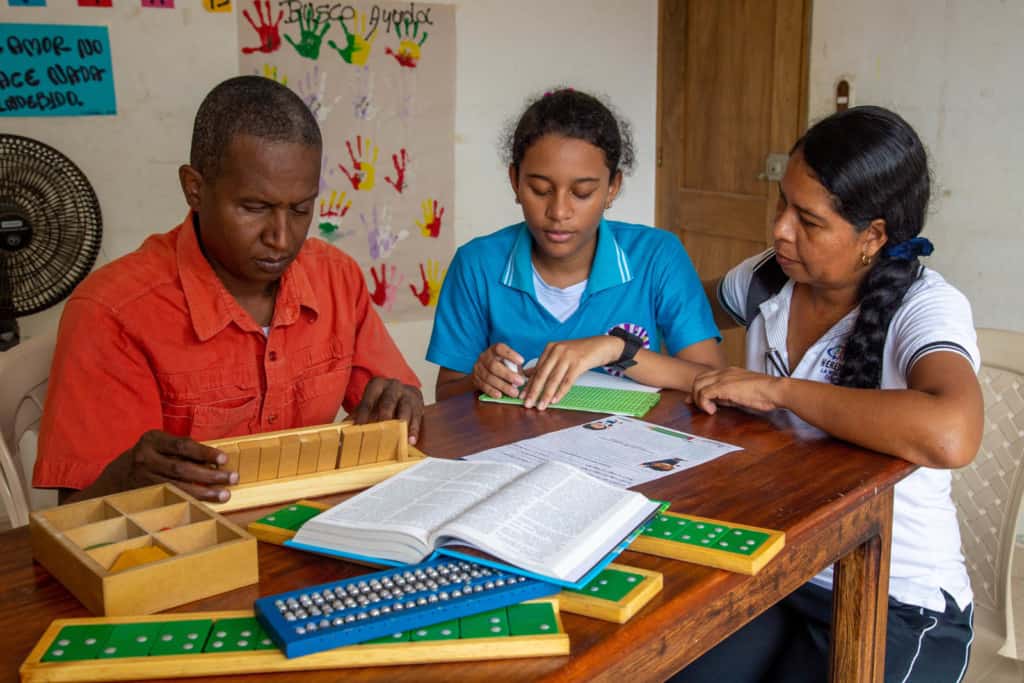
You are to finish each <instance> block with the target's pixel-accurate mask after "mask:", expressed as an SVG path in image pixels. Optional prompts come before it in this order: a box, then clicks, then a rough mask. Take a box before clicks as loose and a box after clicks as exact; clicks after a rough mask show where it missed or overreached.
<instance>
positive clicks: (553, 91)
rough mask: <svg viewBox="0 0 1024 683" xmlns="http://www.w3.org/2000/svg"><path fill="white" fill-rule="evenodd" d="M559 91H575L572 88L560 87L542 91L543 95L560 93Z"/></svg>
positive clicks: (548, 95) (549, 95)
mask: <svg viewBox="0 0 1024 683" xmlns="http://www.w3.org/2000/svg"><path fill="white" fill-rule="evenodd" d="M560 92H576V91H575V90H573V89H572V88H561V89H560V90H548V91H546V92H545V93H544V97H551V96H552V95H554V94H555V93H560Z"/></svg>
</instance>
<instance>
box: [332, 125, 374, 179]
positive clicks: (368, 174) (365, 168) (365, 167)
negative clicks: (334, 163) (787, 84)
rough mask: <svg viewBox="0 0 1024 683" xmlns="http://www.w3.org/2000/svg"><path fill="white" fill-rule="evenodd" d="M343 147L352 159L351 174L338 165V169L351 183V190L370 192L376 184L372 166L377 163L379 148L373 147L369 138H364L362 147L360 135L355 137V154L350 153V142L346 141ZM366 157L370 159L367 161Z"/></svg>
mask: <svg viewBox="0 0 1024 683" xmlns="http://www.w3.org/2000/svg"><path fill="white" fill-rule="evenodd" d="M345 146H346V147H348V156H349V158H351V159H352V172H351V173H349V171H348V169H347V168H345V167H344V166H342V165H341V164H338V168H340V169H341V172H342V173H344V174H345V176H346V177H347V178H348V181H349V182H350V183H352V189H354V190H372V189H373V186H374V183H375V182H376V174H375V171H374V166H375V164H376V163H377V156H378V155H379V154H380V148H378V147H377V146H375V145H374V144H373V142H372V141H371V140H370V138H366V144H365V145H364V144H363V136H362V135H357V136H356V152H353V151H352V141H351V140H346V141H345ZM371 152H372V156H371ZM357 155H358V156H357ZM366 157H370V159H369V160H367V158H366Z"/></svg>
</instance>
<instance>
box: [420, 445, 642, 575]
mask: <svg viewBox="0 0 1024 683" xmlns="http://www.w3.org/2000/svg"><path fill="white" fill-rule="evenodd" d="M655 507H656V504H654V503H651V502H650V501H648V500H647V499H646V498H644V497H643V496H642V495H640V494H638V493H633V492H630V491H624V490H622V489H620V488H616V487H614V486H609V485H608V484H605V483H603V482H600V481H598V480H596V479H594V478H593V477H590V476H587V475H586V474H584V473H582V472H580V471H579V470H577V469H575V468H573V467H570V466H568V465H564V464H562V463H557V462H548V463H544V464H541V465H538V466H537V467H535V468H534V469H532V470H530V471H529V472H527V473H526V474H524V475H522V476H521V477H519V478H518V479H516V480H515V481H514V482H512V483H511V484H509V485H508V486H506V487H505V488H503V489H501V490H500V491H497V492H496V493H495V494H494V495H492V496H491V497H490V498H488V499H487V500H484V501H483V502H481V503H479V504H477V505H475V506H473V507H472V508H470V509H469V510H467V511H466V512H465V513H464V514H462V515H460V516H459V517H458V518H457V519H455V520H454V521H452V522H450V523H448V524H446V525H444V527H442V528H441V530H440V532H438V536H439V538H438V539H437V541H436V543H445V542H448V541H449V540H451V541H454V540H456V539H457V540H463V541H467V542H469V543H471V544H473V545H474V546H476V547H478V548H480V549H481V550H485V551H487V552H489V553H491V554H493V555H495V556H497V557H500V558H501V559H503V560H504V561H506V562H509V563H511V564H515V565H518V566H520V567H523V568H524V569H528V570H530V571H535V572H537V573H540V574H547V575H552V576H557V577H558V578H563V579H565V578H568V579H573V578H574V577H573V576H572V575H571V573H572V572H573V571H575V570H578V569H580V567H579V565H580V563H582V562H585V561H586V558H590V557H592V556H594V555H595V554H597V555H598V557H597V558H595V559H594V562H596V561H597V559H600V557H602V556H603V554H601V553H600V552H599V549H601V548H606V547H607V548H608V550H609V551H610V549H611V547H613V546H614V545H615V544H616V543H617V542H619V541H621V540H622V538H623V537H624V536H625V535H626V534H627V533H628V532H629V531H630V530H632V529H633V528H634V527H635V526H636V525H637V524H639V523H640V521H642V519H643V517H644V516H645V514H646V513H645V512H644V510H647V511H648V512H649V511H650V510H653V509H654V508H655ZM449 537H450V538H449ZM590 566H592V564H591V565H587V566H585V567H583V569H584V570H585V569H589V567H590Z"/></svg>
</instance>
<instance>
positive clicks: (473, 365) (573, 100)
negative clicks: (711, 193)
mask: <svg viewBox="0 0 1024 683" xmlns="http://www.w3.org/2000/svg"><path fill="white" fill-rule="evenodd" d="M507 155H508V159H509V167H508V174H509V181H510V182H511V185H512V191H513V193H514V195H515V199H516V202H517V203H518V204H520V205H521V206H522V207H523V218H524V219H525V220H524V222H522V223H519V224H517V225H512V226H509V227H507V228H504V229H501V230H499V231H497V232H495V233H492V234H490V235H487V236H485V237H479V238H477V239H474V240H472V241H471V242H469V243H468V244H466V245H464V246H463V247H461V248H459V250H458V251H457V252H456V254H455V258H454V259H453V260H452V263H451V266H450V267H449V269H448V275H447V277H446V278H445V283H444V287H443V288H442V289H441V295H440V299H439V300H438V305H437V314H436V317H435V319H434V330H433V334H432V335H431V339H430V346H429V347H428V349H427V360H429V361H431V362H433V363H437V364H438V365H440V366H441V369H440V372H439V373H438V377H437V397H438V399H443V398H446V397H448V396H451V395H454V394H457V393H461V392H465V391H471V390H473V389H478V390H480V391H482V392H484V393H487V394H489V395H491V396H493V397H495V398H497V397H499V396H500V395H502V394H506V395H508V396H520V394H521V392H522V397H523V398H524V399H525V402H526V405H527V407H533V406H536V407H537V408H540V409H544V408H546V407H547V405H548V404H549V403H552V402H555V401H558V400H559V399H561V398H562V396H564V394H565V392H567V391H568V390H569V388H570V387H571V386H572V384H573V382H574V381H575V380H576V378H577V377H578V376H579V375H580V374H581V373H582V372H584V371H585V370H588V369H590V368H593V367H598V366H605V365H610V366H615V367H617V368H619V369H620V370H622V371H624V372H625V373H626V374H627V375H629V376H630V377H631V378H633V379H636V380H637V381H640V382H643V383H647V384H656V385H662V386H663V385H664V383H663V378H664V377H665V376H666V372H665V369H666V368H667V367H670V366H668V365H666V363H667V362H669V361H670V360H671V359H670V357H669V356H665V355H663V354H661V353H660V350H661V349H662V348H663V347H664V349H665V350H666V351H667V352H668V354H670V356H675V357H676V358H678V359H681V362H680V366H681V367H682V368H683V369H682V371H681V372H680V373H677V374H676V375H675V376H674V381H675V382H676V383H677V384H679V386H680V387H682V388H687V389H688V388H689V387H690V385H691V383H692V380H693V378H694V376H695V375H696V374H697V373H698V372H700V371H703V370H706V369H709V368H711V367H720V366H721V356H720V353H719V349H718V329H717V328H716V327H715V323H714V320H713V317H712V313H711V309H710V306H709V304H708V301H707V298H706V296H705V295H704V292H703V289H702V287H701V283H700V280H699V278H698V277H697V274H696V272H695V271H694V269H693V266H692V264H691V263H690V259H689V257H688V256H687V255H686V252H685V250H684V249H683V246H682V244H680V242H679V240H678V239H677V238H676V237H675V235H673V234H671V233H668V232H665V231H662V230H656V229H653V228H650V227H647V226H643V225H632V224H627V223H619V222H617V221H606V220H605V219H604V216H603V214H604V211H605V209H607V208H609V207H610V206H611V204H612V202H613V201H614V200H615V197H616V195H617V194H618V192H619V188H620V187H621V185H622V175H623V171H624V170H625V171H629V170H630V169H631V167H632V164H633V148H632V144H631V141H630V137H629V129H628V127H627V126H626V125H625V124H624V123H620V122H619V121H618V120H617V119H616V117H615V116H614V115H613V114H612V113H611V111H609V110H608V108H607V107H605V106H604V105H603V104H602V103H601V102H600V101H598V100H597V99H596V98H594V97H592V96H590V95H587V94H585V93H582V92H579V91H577V90H573V89H571V88H566V89H562V90H556V91H554V92H549V93H546V94H545V95H544V96H542V97H540V98H537V99H536V100H535V101H534V102H532V103H531V104H530V105H529V106H528V107H527V109H526V111H525V112H524V113H523V115H522V116H521V117H520V119H519V122H518V124H517V125H516V127H515V130H514V132H513V133H512V135H511V136H510V138H509V141H508V144H507ZM531 359H538V362H537V366H536V368H535V369H534V371H533V372H532V374H531V379H530V381H529V383H528V385H527V386H526V387H525V388H521V387H522V385H523V383H524V382H525V381H526V378H525V376H524V374H523V371H522V369H523V364H524V363H525V362H526V361H528V360H531Z"/></svg>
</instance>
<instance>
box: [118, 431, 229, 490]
mask: <svg viewBox="0 0 1024 683" xmlns="http://www.w3.org/2000/svg"><path fill="white" fill-rule="evenodd" d="M227 461H228V456H226V455H225V454H224V453H221V452H220V451H218V450H217V449H216V448H211V447H209V446H204V445H203V444H201V443H198V442H196V441H193V440H192V439H189V438H187V437H181V436H173V435H171V434H168V433H167V432H161V431H158V430H155V429H154V430H151V431H148V432H146V433H145V434H143V435H142V438H140V439H139V441H138V443H136V444H135V445H134V446H132V447H131V448H130V449H128V450H127V451H125V452H124V453H122V454H121V455H120V457H118V458H117V459H116V460H114V461H113V462H112V463H110V465H108V466H107V469H106V470H104V471H103V475H102V477H103V478H110V479H111V481H110V485H112V486H114V487H115V488H116V489H117V490H125V489H134V488H138V487H140V486H149V485H151V484H159V483H162V482H169V483H171V484H174V485H175V486H177V487H178V488H180V489H182V490H184V491H185V492H186V493H188V494H190V495H192V496H194V497H195V498H198V499H199V500H209V501H216V502H221V503H223V502H224V501H226V500H227V499H228V498H230V497H231V493H230V492H229V491H228V490H227V489H226V488H224V487H225V486H227V485H229V484H237V483H238V473H237V472H228V471H226V470H221V469H217V466H220V465H224V464H225V463H227Z"/></svg>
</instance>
